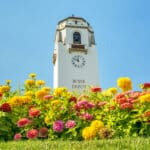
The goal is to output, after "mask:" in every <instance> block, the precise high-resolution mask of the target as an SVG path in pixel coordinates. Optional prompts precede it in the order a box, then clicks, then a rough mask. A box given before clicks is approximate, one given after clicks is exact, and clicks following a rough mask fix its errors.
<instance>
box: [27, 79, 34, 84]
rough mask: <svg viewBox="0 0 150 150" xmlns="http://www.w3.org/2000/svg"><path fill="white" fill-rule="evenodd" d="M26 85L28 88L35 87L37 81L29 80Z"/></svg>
mask: <svg viewBox="0 0 150 150" xmlns="http://www.w3.org/2000/svg"><path fill="white" fill-rule="evenodd" d="M25 85H27V86H34V85H35V81H34V80H31V79H27V80H26V81H25Z"/></svg>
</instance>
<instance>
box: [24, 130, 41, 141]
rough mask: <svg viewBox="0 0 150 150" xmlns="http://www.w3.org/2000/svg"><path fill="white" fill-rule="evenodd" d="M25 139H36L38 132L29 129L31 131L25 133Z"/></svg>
mask: <svg viewBox="0 0 150 150" xmlns="http://www.w3.org/2000/svg"><path fill="white" fill-rule="evenodd" d="M26 137H27V138H28V139H34V138H37V137H38V130H36V129H31V130H29V131H27V133H26Z"/></svg>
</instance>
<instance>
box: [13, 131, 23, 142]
mask: <svg viewBox="0 0 150 150" xmlns="http://www.w3.org/2000/svg"><path fill="white" fill-rule="evenodd" d="M21 138H22V135H21V134H20V133H16V134H15V135H14V140H15V141H18V140H21Z"/></svg>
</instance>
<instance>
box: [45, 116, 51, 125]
mask: <svg viewBox="0 0 150 150" xmlns="http://www.w3.org/2000/svg"><path fill="white" fill-rule="evenodd" d="M50 121H51V120H50V118H49V116H46V117H45V119H44V122H45V123H46V125H49V123H50Z"/></svg>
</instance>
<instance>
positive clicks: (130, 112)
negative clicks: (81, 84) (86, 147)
mask: <svg viewBox="0 0 150 150" xmlns="http://www.w3.org/2000/svg"><path fill="white" fill-rule="evenodd" d="M10 83H11V81H10V80H7V81H6V84H5V85H2V86H0V120H1V121H0V126H1V128H0V140H13V139H14V140H16V141H18V140H21V139H35V138H40V139H41V138H49V139H51V140H56V139H59V138H61V139H64V140H65V139H66V140H69V139H70V140H83V139H84V140H90V139H102V138H113V137H120V136H121V137H124V136H150V83H148V82H147V83H143V84H140V87H141V90H140V91H134V90H133V89H132V81H131V79H130V78H127V77H122V78H119V79H118V80H117V86H118V87H117V86H116V87H111V88H108V89H106V90H102V88H101V87H92V86H91V87H88V88H87V89H86V91H85V92H83V93H81V94H79V93H76V92H75V93H74V92H70V91H69V90H68V89H67V88H65V87H59V88H56V89H51V88H49V87H47V86H46V84H45V81H43V80H37V79H36V74H34V73H31V74H30V75H29V78H28V79H27V80H26V81H25V83H24V87H23V88H22V89H21V90H18V89H17V90H15V91H12V90H11V85H10ZM119 90H120V91H119Z"/></svg>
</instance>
